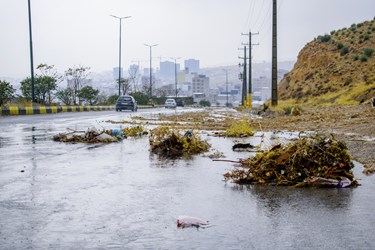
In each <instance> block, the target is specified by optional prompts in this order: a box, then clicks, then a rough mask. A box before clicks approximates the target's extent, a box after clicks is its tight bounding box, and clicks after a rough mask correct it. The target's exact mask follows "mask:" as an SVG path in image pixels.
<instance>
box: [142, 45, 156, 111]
mask: <svg viewBox="0 0 375 250" xmlns="http://www.w3.org/2000/svg"><path fill="white" fill-rule="evenodd" d="M143 45H145V46H147V47H149V48H150V100H151V102H152V47H155V46H158V44H153V45H149V44H145V43H144V44H143ZM151 104H153V103H151Z"/></svg>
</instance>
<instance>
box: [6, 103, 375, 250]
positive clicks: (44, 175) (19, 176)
mask: <svg viewBox="0 0 375 250" xmlns="http://www.w3.org/2000/svg"><path fill="white" fill-rule="evenodd" d="M150 112H154V113H155V112H174V111H172V110H167V111H166V110H164V109H162V110H157V111H150V110H142V111H140V112H138V113H137V114H136V115H142V114H143V115H146V114H148V113H150ZM130 115H133V113H129V112H120V113H116V112H113V111H108V112H107V111H102V112H85V113H79V114H78V113H69V114H67V113H64V114H51V115H34V116H23V117H1V116H0V249H375V242H374V240H375V236H374V233H373V232H374V229H375V215H374V213H373V211H372V209H373V208H374V207H375V194H374V190H375V181H374V180H375V179H374V178H375V177H374V176H370V177H367V176H363V175H362V174H361V171H362V167H361V165H360V164H356V168H355V174H356V176H357V177H359V178H361V180H360V181H359V182H360V183H361V184H362V186H359V187H357V188H345V189H315V188H303V189H295V188H290V187H262V186H240V185H236V184H233V183H224V182H223V176H222V175H223V174H224V173H225V172H227V171H228V170H230V169H232V168H233V164H231V163H227V162H213V161H212V160H211V159H210V158H208V157H203V156H195V157H193V158H192V159H188V160H187V159H185V160H183V159H179V160H162V159H159V158H158V157H157V156H154V155H152V154H150V152H149V145H148V138H147V137H142V138H136V139H126V140H123V141H122V142H120V143H112V144H106V145H102V144H66V143H59V142H54V141H52V136H53V135H55V134H57V133H59V132H66V131H67V130H66V129H67V128H70V129H75V130H86V129H87V128H89V127H92V126H95V127H98V128H102V127H105V128H118V127H120V126H121V125H114V124H108V123H105V122H104V121H106V120H123V119H128V118H129V117H130ZM122 126H124V125H122ZM259 135H260V134H257V135H256V136H255V137H252V138H250V139H247V140H246V142H251V143H252V144H255V145H257V144H258V143H259V142H260V140H261V139H260V136H259ZM266 136H267V138H268V139H267V140H271V138H272V137H277V140H284V139H285V138H286V137H289V136H290V135H289V134H288V133H284V134H277V135H271V133H268V134H266ZM207 139H208V140H209V142H210V143H211V144H212V146H213V148H215V149H217V150H219V151H222V152H224V154H225V155H226V156H227V158H226V159H230V160H236V159H238V158H245V157H248V156H249V155H250V154H249V153H244V152H242V153H237V152H233V151H231V146H232V145H233V140H231V139H225V138H217V137H210V136H209V137H207ZM244 142H245V141H244ZM179 215H190V216H196V217H200V218H203V219H205V220H208V221H209V222H210V227H208V228H199V229H196V228H185V229H180V228H177V226H176V219H177V217H178V216H179Z"/></svg>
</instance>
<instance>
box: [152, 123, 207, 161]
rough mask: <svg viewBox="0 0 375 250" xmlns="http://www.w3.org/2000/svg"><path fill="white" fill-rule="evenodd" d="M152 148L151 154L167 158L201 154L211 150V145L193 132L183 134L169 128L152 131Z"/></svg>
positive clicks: (164, 127)
mask: <svg viewBox="0 0 375 250" xmlns="http://www.w3.org/2000/svg"><path fill="white" fill-rule="evenodd" d="M150 146H151V152H153V153H155V154H158V155H159V156H162V157H167V158H177V157H181V156H190V155H194V154H199V153H203V152H207V151H208V150H209V148H210V144H209V143H208V142H207V141H203V140H202V138H201V137H200V136H199V135H198V134H196V133H193V131H192V130H187V131H186V132H185V133H183V132H181V131H180V130H178V129H171V128H169V127H167V126H161V127H157V128H155V129H153V130H151V133H150Z"/></svg>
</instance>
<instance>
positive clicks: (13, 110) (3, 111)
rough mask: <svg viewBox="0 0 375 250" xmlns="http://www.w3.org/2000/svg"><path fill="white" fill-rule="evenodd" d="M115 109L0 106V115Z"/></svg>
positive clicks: (143, 106) (102, 107)
mask: <svg viewBox="0 0 375 250" xmlns="http://www.w3.org/2000/svg"><path fill="white" fill-rule="evenodd" d="M156 107H157V106H151V105H141V106H139V105H138V109H147V108H156ZM108 110H115V106H79V105H78V106H33V107H31V106H28V107H23V106H20V107H0V116H2V115H3V116H9V115H37V114H55V113H63V112H85V111H108Z"/></svg>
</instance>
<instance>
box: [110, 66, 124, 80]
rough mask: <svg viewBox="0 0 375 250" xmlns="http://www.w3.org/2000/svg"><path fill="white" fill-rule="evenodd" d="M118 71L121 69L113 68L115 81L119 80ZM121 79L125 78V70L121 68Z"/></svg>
mask: <svg viewBox="0 0 375 250" xmlns="http://www.w3.org/2000/svg"><path fill="white" fill-rule="evenodd" d="M118 69H119V67H114V68H113V71H112V72H113V79H118ZM121 78H124V69H123V68H122V67H121Z"/></svg>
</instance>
